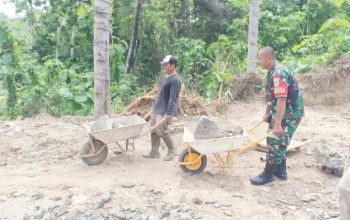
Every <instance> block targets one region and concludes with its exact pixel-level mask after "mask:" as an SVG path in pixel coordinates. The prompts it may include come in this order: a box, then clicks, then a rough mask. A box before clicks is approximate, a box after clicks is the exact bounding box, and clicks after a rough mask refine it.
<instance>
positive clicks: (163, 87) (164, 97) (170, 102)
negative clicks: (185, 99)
mask: <svg viewBox="0 0 350 220" xmlns="http://www.w3.org/2000/svg"><path fill="white" fill-rule="evenodd" d="M180 89H181V81H180V79H179V76H178V75H177V74H174V75H172V76H169V77H165V78H164V79H163V80H162V81H161V83H160V88H159V91H158V93H157V97H156V100H155V102H154V106H153V112H155V113H156V114H157V115H166V116H168V117H174V116H177V115H178V113H179V94H180Z"/></svg>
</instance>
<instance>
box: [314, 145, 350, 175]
mask: <svg viewBox="0 0 350 220" xmlns="http://www.w3.org/2000/svg"><path fill="white" fill-rule="evenodd" d="M314 156H315V159H316V161H317V162H318V163H320V164H321V166H322V167H323V170H326V171H327V172H328V173H334V174H335V175H337V176H341V175H342V174H343V170H344V160H345V157H344V156H342V155H341V154H340V153H339V152H337V151H335V150H334V149H332V147H331V146H330V145H329V144H327V143H322V144H320V145H318V146H317V147H315V149H314Z"/></svg>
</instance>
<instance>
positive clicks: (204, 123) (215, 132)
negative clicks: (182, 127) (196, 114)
mask: <svg viewBox="0 0 350 220" xmlns="http://www.w3.org/2000/svg"><path fill="white" fill-rule="evenodd" d="M194 137H195V139H196V140H203V139H214V138H221V137H224V134H223V133H221V132H220V130H219V127H218V126H217V125H216V123H215V122H214V121H212V120H210V119H209V118H208V117H206V116H202V117H201V118H200V119H199V121H198V123H197V127H196V130H195V132H194Z"/></svg>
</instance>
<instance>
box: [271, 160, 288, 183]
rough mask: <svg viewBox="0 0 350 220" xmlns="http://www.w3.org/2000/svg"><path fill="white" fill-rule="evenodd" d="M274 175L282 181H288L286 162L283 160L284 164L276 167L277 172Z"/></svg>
mask: <svg viewBox="0 0 350 220" xmlns="http://www.w3.org/2000/svg"><path fill="white" fill-rule="evenodd" d="M273 174H274V175H275V176H276V177H277V178H278V179H280V180H287V178H288V177H287V166H286V160H282V163H280V164H278V165H276V170H275V172H274V173H273Z"/></svg>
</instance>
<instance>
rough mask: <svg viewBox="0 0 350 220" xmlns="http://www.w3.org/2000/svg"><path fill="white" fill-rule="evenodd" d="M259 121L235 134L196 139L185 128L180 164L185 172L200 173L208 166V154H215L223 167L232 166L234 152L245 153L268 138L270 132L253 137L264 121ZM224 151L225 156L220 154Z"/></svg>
mask: <svg viewBox="0 0 350 220" xmlns="http://www.w3.org/2000/svg"><path fill="white" fill-rule="evenodd" d="M263 122H264V121H259V122H257V123H256V124H254V125H253V126H252V127H250V128H249V129H248V130H245V129H244V128H243V127H242V130H243V131H242V133H241V134H239V135H235V136H229V137H222V138H214V139H203V140H196V139H195V137H194V135H193V133H192V132H191V131H190V129H188V128H187V127H185V128H184V135H183V142H184V144H185V145H186V148H185V149H184V150H183V151H182V152H181V153H180V155H179V159H178V164H179V165H180V168H181V169H182V170H183V171H184V172H185V173H192V174H199V173H201V172H202V171H203V170H204V169H205V168H206V166H207V155H208V154H213V155H214V158H215V159H216V161H217V162H218V164H219V166H220V167H221V168H225V167H231V166H232V164H233V156H234V154H239V153H243V152H246V151H249V150H250V149H252V148H254V147H255V146H256V145H257V144H258V143H259V142H260V141H262V140H264V139H266V138H267V137H268V136H269V135H270V133H266V134H264V135H262V136H261V137H259V138H257V139H253V138H252V136H251V135H252V133H253V132H254V130H255V129H256V128H257V127H258V126H259V125H261V124H262V123H263ZM219 153H224V154H225V156H224V157H222V156H220V154H219Z"/></svg>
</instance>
